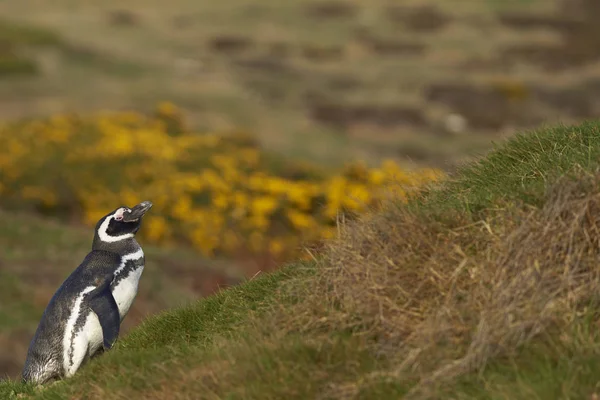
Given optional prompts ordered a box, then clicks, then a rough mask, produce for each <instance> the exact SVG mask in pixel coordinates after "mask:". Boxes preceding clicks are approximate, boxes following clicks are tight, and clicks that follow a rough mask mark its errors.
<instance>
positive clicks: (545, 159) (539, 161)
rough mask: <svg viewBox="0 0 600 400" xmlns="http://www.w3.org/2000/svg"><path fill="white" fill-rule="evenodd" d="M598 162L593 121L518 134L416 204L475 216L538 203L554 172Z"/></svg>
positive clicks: (599, 146) (599, 133) (598, 132)
mask: <svg viewBox="0 0 600 400" xmlns="http://www.w3.org/2000/svg"><path fill="white" fill-rule="evenodd" d="M599 166H600V125H598V123H597V122H585V123H583V124H581V125H578V126H557V127H552V128H546V129H538V130H535V131H532V132H527V133H519V134H517V135H515V137H513V138H511V139H510V140H508V141H507V142H506V143H503V144H502V145H501V146H495V149H494V150H493V151H491V152H490V153H489V154H488V155H487V156H486V157H484V158H483V159H481V160H479V161H477V162H475V163H471V164H468V165H465V166H463V168H462V169H461V170H460V171H459V172H458V173H457V176H456V177H455V178H454V179H453V180H452V181H451V182H449V183H448V184H446V185H445V187H444V188H443V189H441V190H437V191H435V192H434V193H432V195H431V196H430V197H429V198H428V199H427V202H426V203H425V204H424V205H423V204H418V205H417V207H423V206H424V208H425V209H426V210H428V211H430V210H432V209H446V210H459V211H461V212H468V213H472V214H473V215H475V216H477V214H478V212H479V211H482V210H485V209H489V208H493V207H495V206H499V205H502V204H503V203H510V202H518V203H520V204H522V205H529V206H536V207H539V206H541V205H542V203H543V200H544V196H545V194H546V189H547V188H548V186H549V184H550V183H551V182H553V181H555V180H556V179H557V178H558V177H560V176H562V175H568V174H578V173H580V172H581V171H595V170H596V169H597V168H598V167H599Z"/></svg>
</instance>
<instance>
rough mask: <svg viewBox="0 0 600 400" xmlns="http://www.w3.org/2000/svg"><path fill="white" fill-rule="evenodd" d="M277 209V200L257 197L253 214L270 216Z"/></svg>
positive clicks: (254, 201)
mask: <svg viewBox="0 0 600 400" xmlns="http://www.w3.org/2000/svg"><path fill="white" fill-rule="evenodd" d="M275 208H277V199H274V198H273V197H268V196H261V197H257V198H255V199H253V200H252V212H253V213H254V214H255V215H261V216H268V215H270V214H271V213H272V212H273V211H274V210H275Z"/></svg>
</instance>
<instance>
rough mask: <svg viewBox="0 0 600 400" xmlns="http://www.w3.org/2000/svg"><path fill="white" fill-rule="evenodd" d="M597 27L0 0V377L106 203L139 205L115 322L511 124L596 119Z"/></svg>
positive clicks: (467, 12) (543, 8)
mask: <svg viewBox="0 0 600 400" xmlns="http://www.w3.org/2000/svg"><path fill="white" fill-rule="evenodd" d="M598 19H600V3H598V2H597V1H595V0H405V1H402V2H398V1H395V2H394V1H391V0H371V1H369V2H359V1H357V0H297V1H293V2H291V1H289V2H285V1H275V0H229V1H223V2H198V1H191V0H172V1H171V2H164V1H156V0H146V1H143V2H142V1H134V0H131V1H128V2H116V1H112V0H106V1H103V2H83V1H77V0H55V1H52V2H42V1H36V0H18V1H17V0H8V1H3V2H0V120H1V121H2V124H1V127H0V289H2V290H0V346H2V348H3V349H7V351H4V352H2V353H0V375H4V374H8V375H9V376H16V374H18V372H19V370H20V368H21V366H22V363H23V360H24V355H25V351H26V348H27V346H28V341H29V339H30V337H31V334H32V333H33V330H34V329H35V326H36V324H37V322H38V320H39V316H40V314H41V312H42V310H43V309H44V307H45V306H46V304H47V302H48V300H49V297H50V296H51V295H52V293H53V292H54V291H55V290H56V288H57V287H58V285H59V284H60V283H61V282H62V280H63V279H64V278H65V277H66V276H67V274H68V273H70V271H71V270H72V269H74V268H75V267H76V266H77V264H78V263H79V262H80V261H81V259H82V257H83V256H84V255H85V254H86V253H87V251H88V250H89V246H90V242H91V237H92V231H91V226H92V224H93V223H95V221H96V220H97V219H98V218H99V217H100V216H102V215H104V214H105V213H106V212H107V211H109V210H111V209H113V208H115V207H117V206H119V205H121V204H125V205H133V204H134V203H135V202H137V201H140V200H145V199H150V200H152V201H153V202H154V203H155V205H156V206H155V207H154V208H153V209H152V212H151V215H149V216H148V218H147V220H146V224H145V226H144V228H143V229H142V232H141V236H142V237H141V238H140V240H141V241H142V242H143V243H144V244H147V246H145V249H146V248H147V249H148V250H147V251H146V252H147V254H148V257H147V258H148V268H147V269H146V272H145V274H144V278H143V283H142V285H141V289H140V295H139V297H138V299H137V300H136V302H135V303H134V306H133V308H132V311H131V313H130V316H129V317H128V318H127V319H126V328H125V331H126V330H127V329H129V328H130V327H131V326H134V325H135V324H137V323H138V322H139V321H140V320H141V319H142V318H144V316H145V315H147V314H148V313H153V312H157V311H159V310H162V309H165V308H167V307H173V306H176V305H178V304H181V303H183V302H185V301H188V300H190V299H193V298H197V297H199V296H205V295H208V294H211V293H214V291H216V290H218V289H219V288H221V287H225V286H228V285H234V284H236V283H237V282H239V281H240V280H241V279H243V278H248V277H252V276H254V275H256V274H257V273H259V272H260V271H266V270H270V269H273V268H276V267H277V266H278V265H281V263H283V262H285V261H288V260H290V259H295V258H298V257H310V253H309V252H306V251H303V250H302V246H308V245H310V246H317V245H318V242H319V240H321V239H324V238H329V237H332V236H334V235H335V227H336V221H337V219H338V218H340V215H342V214H343V215H345V216H351V215H353V214H356V213H360V212H363V211H365V210H366V208H367V207H368V206H376V204H377V201H378V200H380V199H382V198H383V197H385V196H386V195H388V194H389V193H390V190H391V189H393V190H392V193H393V194H394V195H396V196H408V195H409V193H410V190H412V189H413V188H418V187H421V186H422V185H423V184H425V183H427V182H431V181H434V180H437V179H439V178H440V177H443V175H444V174H445V173H447V172H451V171H453V170H454V169H455V168H456V166H457V165H460V163H462V162H464V161H466V160H469V159H471V158H473V157H476V156H479V155H481V154H483V153H485V151H487V150H488V149H489V148H491V146H492V143H493V141H495V140H499V139H501V138H504V137H506V136H510V135H512V134H514V133H515V132H516V131H517V130H520V129H525V128H532V127H538V126H541V125H551V124H555V123H557V122H564V123H570V122H578V121H581V120H583V119H588V118H594V117H597V116H598V114H599V113H600V101H599V100H598V99H599V98H600V51H599V49H600V24H598V23H597V21H598ZM390 185H392V186H391V187H390Z"/></svg>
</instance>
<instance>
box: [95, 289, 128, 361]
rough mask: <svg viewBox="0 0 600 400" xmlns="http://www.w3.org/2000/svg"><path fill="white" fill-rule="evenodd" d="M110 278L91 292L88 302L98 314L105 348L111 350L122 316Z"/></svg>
mask: <svg viewBox="0 0 600 400" xmlns="http://www.w3.org/2000/svg"><path fill="white" fill-rule="evenodd" d="M110 283H111V280H110V279H106V280H105V281H104V282H103V283H102V284H101V285H100V286H98V287H97V288H96V289H94V290H93V291H92V292H90V296H89V297H88V303H89V305H90V308H91V309H92V311H94V313H95V314H96V315H97V316H98V320H99V321H100V326H101V327H102V336H103V338H104V349H106V350H109V349H110V348H111V347H112V345H113V344H114V342H115V341H116V340H117V338H118V336H119V328H120V325H121V317H120V315H119V307H118V306H117V302H116V301H115V298H114V297H113V295H112V292H111V290H110Z"/></svg>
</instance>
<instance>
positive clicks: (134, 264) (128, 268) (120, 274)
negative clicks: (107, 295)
mask: <svg viewBox="0 0 600 400" xmlns="http://www.w3.org/2000/svg"><path fill="white" fill-rule="evenodd" d="M143 267H144V256H142V257H141V258H137V259H133V260H124V262H123V265H122V266H121V267H119V269H117V270H116V271H115V275H114V278H113V281H112V283H111V285H110V286H111V289H114V288H115V287H117V286H118V285H119V283H120V282H121V281H122V280H124V279H127V277H128V276H129V275H130V274H131V273H132V272H135V271H137V270H138V269H139V268H143Z"/></svg>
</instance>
